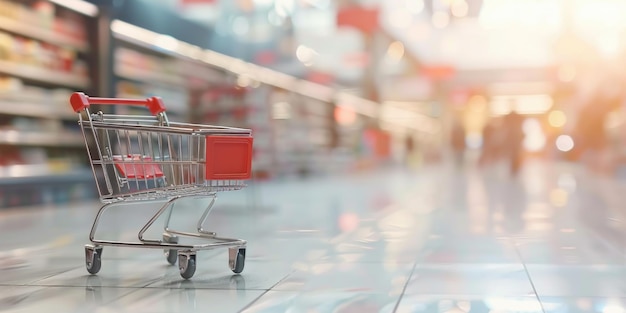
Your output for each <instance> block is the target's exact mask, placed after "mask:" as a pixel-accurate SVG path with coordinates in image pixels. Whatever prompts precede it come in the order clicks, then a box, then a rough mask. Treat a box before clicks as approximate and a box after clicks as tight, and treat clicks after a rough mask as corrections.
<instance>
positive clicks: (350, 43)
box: [0, 0, 626, 207]
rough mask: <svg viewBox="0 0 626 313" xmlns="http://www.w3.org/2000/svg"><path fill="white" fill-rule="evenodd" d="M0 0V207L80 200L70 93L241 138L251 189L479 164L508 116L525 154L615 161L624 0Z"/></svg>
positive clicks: (609, 168) (602, 166) (611, 168)
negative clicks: (249, 158) (159, 108)
mask: <svg viewBox="0 0 626 313" xmlns="http://www.w3.org/2000/svg"><path fill="white" fill-rule="evenodd" d="M0 5H1V6H2V7H1V10H0V12H1V14H2V16H1V17H2V19H1V20H0V22H1V24H0V26H1V29H2V32H1V33H0V36H1V38H2V40H0V43H1V45H0V49H1V50H0V52H1V54H0V58H1V60H0V61H1V62H2V63H0V65H2V66H1V67H0V71H2V74H3V75H2V84H1V85H0V87H1V88H2V94H1V96H2V106H1V107H2V109H1V110H2V115H1V118H2V120H1V123H2V132H1V133H0V138H1V144H2V155H1V157H0V165H1V167H0V169H1V171H0V173H1V176H2V179H0V181H2V183H1V184H0V185H1V186H2V188H0V192H1V193H2V195H3V196H2V197H1V198H2V203H1V205H2V206H3V207H6V206H16V205H29V204H39V203H56V202H64V201H71V200H72V199H83V198H89V197H92V196H93V194H92V193H91V190H90V188H89V185H88V184H84V183H86V182H88V181H90V179H91V178H90V177H89V175H85V173H87V172H89V171H88V170H87V167H88V166H87V165H88V164H87V163H86V159H85V157H84V153H83V152H84V150H83V149H84V147H83V145H84V144H83V142H82V139H81V136H80V135H79V133H78V132H77V127H76V125H75V121H74V120H75V115H74V114H73V112H71V110H70V108H69V106H68V105H67V99H68V95H69V93H70V92H72V91H84V92H85V93H87V94H89V95H97V96H104V97H131V98H142V97H148V96H153V95H157V96H160V97H162V98H163V99H164V100H165V102H166V104H167V106H168V109H169V112H170V115H171V116H173V117H174V119H175V120H178V121H190V122H194V123H205V124H218V125H228V126H244V127H248V128H252V129H253V130H254V134H255V140H256V141H255V157H254V171H255V177H256V178H259V179H272V178H280V177H286V176H294V175H296V176H297V175H300V176H302V175H319V174H329V173H331V174H332V173H343V172H346V171H347V172H350V171H359V170H363V169H367V168H371V167H376V166H379V165H380V164H388V163H396V164H398V163H405V164H406V163H409V164H410V166H421V165H424V164H427V163H432V162H439V161H442V160H445V159H446V156H447V155H450V154H455V153H456V152H455V151H460V150H463V151H465V152H464V154H465V155H464V157H467V156H468V155H469V156H471V155H473V154H484V155H483V156H482V159H485V160H487V161H485V162H488V160H490V159H493V157H498V156H505V155H506V154H507V153H506V152H502V150H510V149H508V147H507V146H506V145H505V144H504V143H499V142H498V140H500V141H501V140H502V139H499V138H500V137H507V136H500V137H498V136H492V137H489V134H490V133H489V132H488V131H489V130H491V129H492V128H493V129H495V130H496V131H495V133H496V134H504V133H505V131H503V130H502V127H501V128H500V129H499V128H498V125H501V124H502V122H501V120H503V117H504V116H506V115H509V113H511V112H516V113H517V114H519V115H520V116H521V117H522V119H521V120H520V122H521V123H522V125H523V129H522V130H521V131H522V134H520V136H521V137H523V139H521V140H522V141H523V143H522V146H523V147H522V151H520V153H521V154H523V155H524V158H539V159H549V160H568V161H583V160H589V162H587V163H588V165H589V164H591V165H593V166H594V167H595V168H596V170H598V171H602V172H604V173H606V174H609V175H617V174H618V173H619V171H620V168H621V166H620V165H621V160H622V159H623V157H622V154H623V151H622V150H623V148H622V147H623V144H622V143H623V141H624V139H625V138H623V137H624V136H623V135H622V133H623V131H622V130H623V127H624V123H623V121H624V116H623V109H622V107H623V104H624V94H623V90H622V88H620V86H621V84H622V83H623V82H624V74H623V71H622V68H623V66H624V64H625V62H626V49H625V48H624V47H625V45H624V43H625V42H626V39H625V38H626V37H625V36H626V35H625V34H626V33H625V32H624V30H625V27H626V21H625V20H624V19H622V18H621V16H622V15H621V13H623V12H625V11H626V3H625V2H623V1H620V0H600V1H595V0H593V1H592V0H572V1H563V0H549V1H548V0H546V1H535V0H533V1H516V0H393V1H373V0H372V1H366V0H362V1H356V0H355V1H330V0H277V1H271V0H241V1H216V0H197V1H194V0H153V1H143V0H136V1H124V0H115V1H105V0H101V1H96V0H94V1H91V3H90V2H81V1H69V0H68V1H62V0H56V1H10V0H5V1H2V2H1V3H0ZM26 21H30V22H26ZM587 113H589V114H587ZM504 124H507V123H504ZM488 126H489V127H488ZM505 126H506V125H505ZM497 129H499V130H497ZM459 136H460V137H462V138H459ZM494 146H495V147H496V148H494V149H491V148H492V147H494ZM498 147H504V148H503V149H498ZM479 151H483V152H479ZM589 151H592V152H597V153H591V152H590V153H586V152H589ZM15 188H18V190H21V192H20V193H13V192H12V191H13V190H15ZM55 188H56V189H59V190H60V191H58V190H56V189H55Z"/></svg>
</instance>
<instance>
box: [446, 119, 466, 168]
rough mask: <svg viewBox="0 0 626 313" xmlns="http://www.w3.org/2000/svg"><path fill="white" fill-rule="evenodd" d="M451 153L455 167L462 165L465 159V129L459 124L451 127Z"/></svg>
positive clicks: (456, 123)
mask: <svg viewBox="0 0 626 313" xmlns="http://www.w3.org/2000/svg"><path fill="white" fill-rule="evenodd" d="M450 141H451V145H452V153H453V157H454V163H455V165H456V166H461V165H463V160H464V157H465V148H466V146H465V128H464V127H463V125H462V124H461V123H459V122H455V123H454V126H453V127H452V136H451V139H450Z"/></svg>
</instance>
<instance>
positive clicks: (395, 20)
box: [389, 10, 413, 29]
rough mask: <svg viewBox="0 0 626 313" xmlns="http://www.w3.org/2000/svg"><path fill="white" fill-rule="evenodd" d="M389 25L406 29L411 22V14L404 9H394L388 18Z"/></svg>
mask: <svg viewBox="0 0 626 313" xmlns="http://www.w3.org/2000/svg"><path fill="white" fill-rule="evenodd" d="M389 23H391V26H393V27H395V28H398V29H406V28H408V27H410V26H411V24H413V16H411V13H409V12H408V11H406V10H395V11H394V12H393V13H391V17H390V20H389Z"/></svg>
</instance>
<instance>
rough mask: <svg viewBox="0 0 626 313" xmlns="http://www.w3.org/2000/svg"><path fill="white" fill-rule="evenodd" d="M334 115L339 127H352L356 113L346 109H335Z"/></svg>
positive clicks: (338, 107)
mask: <svg viewBox="0 0 626 313" xmlns="http://www.w3.org/2000/svg"><path fill="white" fill-rule="evenodd" d="M334 115H335V120H336V121H337V123H339V124H340V125H352V124H354V122H356V113H355V112H354V111H353V110H351V109H350V108H348V107H341V106H337V107H335V112H334Z"/></svg>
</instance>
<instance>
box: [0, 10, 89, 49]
mask: <svg viewBox="0 0 626 313" xmlns="http://www.w3.org/2000/svg"><path fill="white" fill-rule="evenodd" d="M0 29H2V30H4V31H7V32H10V33H14V34H17V35H22V36H24V37H29V38H33V39H37V40H41V41H44V42H47V43H50V44H53V45H57V46H62V47H68V48H72V49H74V50H76V51H78V52H89V45H88V44H87V43H86V42H83V41H81V40H79V39H75V38H72V37H70V36H67V35H62V34H58V33H56V32H54V31H53V30H48V29H45V28H42V27H39V26H35V25H32V24H28V23H24V22H19V21H15V20H12V19H10V18H7V17H3V16H0Z"/></svg>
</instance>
